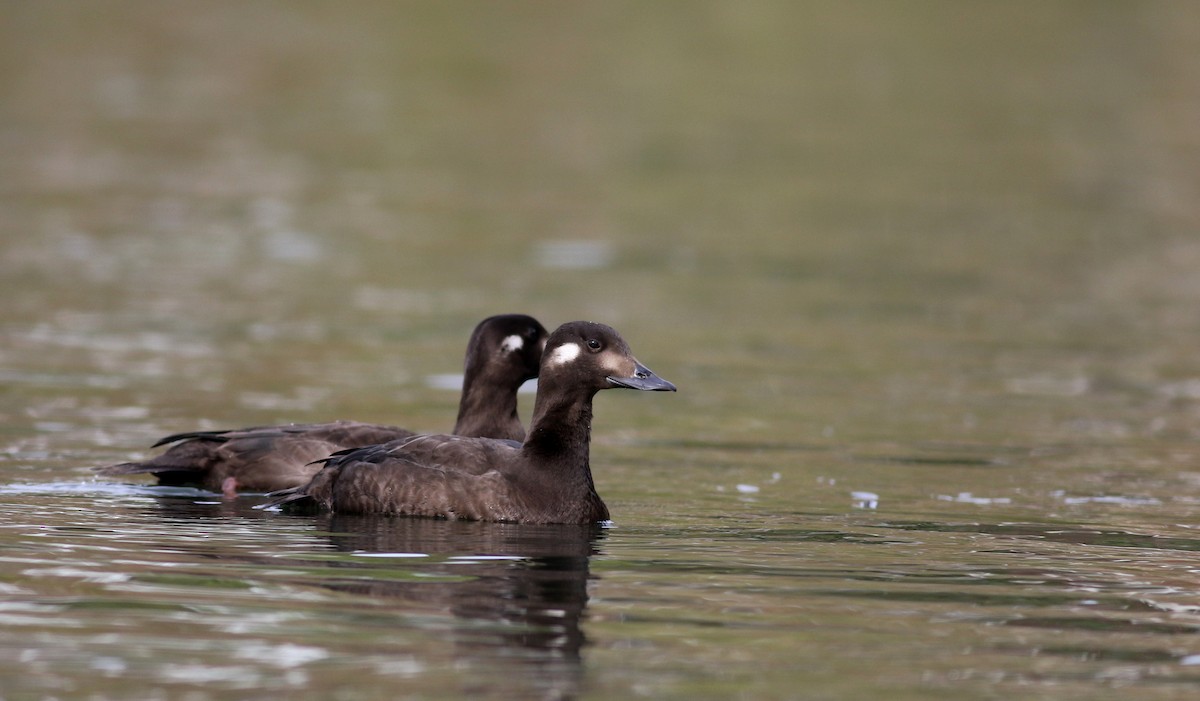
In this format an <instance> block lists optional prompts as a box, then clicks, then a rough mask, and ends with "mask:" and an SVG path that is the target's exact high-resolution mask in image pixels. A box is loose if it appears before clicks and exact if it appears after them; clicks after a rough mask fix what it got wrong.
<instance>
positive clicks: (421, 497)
mask: <svg viewBox="0 0 1200 701" xmlns="http://www.w3.org/2000/svg"><path fill="white" fill-rule="evenodd" d="M614 387H626V388H631V389H640V390H657V391H674V390H675V386H674V385H672V384H671V383H670V382H667V381H666V380H663V379H662V378H660V377H658V376H656V375H654V373H652V372H651V371H650V370H649V369H647V368H646V367H645V366H643V365H642V364H641V363H639V362H637V360H636V359H635V358H634V357H633V355H632V353H631V352H630V351H629V347H628V345H627V344H626V343H625V341H624V339H622V338H621V336H620V335H619V334H617V332H616V331H615V330H613V329H612V328H610V327H608V326H604V325H603V324H596V323H592V322H571V323H569V324H564V325H563V326H561V327H559V329H558V330H556V331H555V332H554V333H553V334H551V335H550V338H549V339H548V340H547V343H546V350H545V352H544V354H543V357H542V363H541V368H540V370H539V374H538V393H537V399H536V400H535V404H534V414H533V419H532V421H531V423H530V428H529V433H528V435H527V436H526V438H525V440H524V441H523V442H517V441H514V440H501V439H489V438H469V437H463V436H455V435H445V434H434V435H418V436H409V437H404V438H400V439H398V440H393V441H390V442H388V443H384V444H382V445H376V446H370V447H366V448H359V449H349V450H343V451H340V452H338V453H335V454H333V455H331V456H329V457H328V458H326V459H325V460H324V461H323V462H324V467H323V468H322V469H321V470H320V472H318V473H316V475H314V476H313V478H312V480H311V481H310V482H309V483H308V484H306V485H304V486H302V487H298V488H293V489H289V490H285V491H283V492H280V493H278V494H276V495H274V497H275V498H274V499H273V500H272V501H270V502H268V503H267V504H265V505H264V506H267V507H271V506H281V507H284V508H285V509H288V510H313V509H317V510H329V511H334V512H337V513H348V514H389V515H397V516H427V517H435V518H449V519H472V520H481V521H509V522H521V523H543V524H545V523H591V522H596V521H604V520H607V519H608V518H609V511H608V507H607V506H606V505H605V504H604V501H603V500H602V499H601V498H600V496H599V494H597V493H596V488H595V484H594V483H593V480H592V473H591V467H590V463H589V452H590V442H591V428H592V399H593V398H594V396H595V394H596V393H597V392H598V391H600V390H602V389H609V388H614Z"/></svg>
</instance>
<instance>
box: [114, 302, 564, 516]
mask: <svg viewBox="0 0 1200 701" xmlns="http://www.w3.org/2000/svg"><path fill="white" fill-rule="evenodd" d="M546 336H547V333H546V329H545V328H544V327H543V326H542V325H541V324H540V323H538V321H537V320H536V319H534V318H533V317H530V316H526V315H524V314H506V315H501V316H494V317H489V318H487V319H484V320H483V321H482V322H480V323H479V325H477V326H476V327H475V330H474V332H473V333H472V334H471V339H470V341H469V342H468V344H467V353H466V359H465V361H464V376H463V394H462V399H461V401H460V402H459V411H458V419H457V421H456V423H455V427H454V433H456V434H460V435H466V436H490V437H495V438H501V439H509V440H517V441H519V440H521V439H523V438H524V436H525V430H524V428H523V427H522V425H521V420H520V417H519V416H518V414H517V389H518V388H519V387H520V386H521V384H522V383H524V382H525V381H526V380H529V379H532V378H534V377H537V372H538V367H539V361H540V359H541V353H542V347H543V346H544V345H545V341H546ZM414 435H416V432H415V431H410V430H408V429H404V428H400V427H398V426H388V425H381V424H370V423H361V422H357V421H333V422H328V423H314V424H287V425H281V426H254V427H249V428H241V429H233V430H220V431H193V432H187V433H178V434H174V435H171V436H167V437H165V438H163V439H161V440H159V441H158V442H157V443H155V444H154V446H152V447H158V446H162V445H170V447H169V448H168V449H167V450H166V451H165V452H163V453H162V454H160V455H157V456H155V457H153V458H151V459H149V460H145V461H141V462H129V463H122V464H119V465H110V466H107V467H101V468H98V469H97V470H96V471H97V472H98V473H99V474H102V475H107V476H116V475H132V474H152V475H154V476H155V477H157V478H158V481H159V483H160V484H167V485H194V486H199V487H202V488H204V489H209V490H212V491H217V492H223V493H225V494H226V495H232V494H236V493H237V492H238V491H252V492H272V491H278V490H282V489H289V488H293V487H299V486H302V485H304V484H307V483H308V481H309V480H310V479H311V478H312V477H313V475H314V474H315V473H316V472H317V471H319V470H320V469H321V465H320V464H314V462H315V461H319V460H321V459H322V458H325V457H328V456H329V455H330V454H332V453H335V452H337V451H341V450H346V449H350V448H358V447H363V446H370V445H377V444H381V443H387V442H389V441H396V440H403V439H405V438H409V437H411V436H414Z"/></svg>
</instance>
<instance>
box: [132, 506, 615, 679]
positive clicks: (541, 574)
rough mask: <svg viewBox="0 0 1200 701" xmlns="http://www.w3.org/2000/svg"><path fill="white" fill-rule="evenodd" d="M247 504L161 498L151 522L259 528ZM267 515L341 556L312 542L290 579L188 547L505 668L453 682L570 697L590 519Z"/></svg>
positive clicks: (466, 657)
mask: <svg viewBox="0 0 1200 701" xmlns="http://www.w3.org/2000/svg"><path fill="white" fill-rule="evenodd" d="M255 503H256V500H254V499H239V500H220V499H213V500H211V501H210V500H203V501H198V500H195V499H181V498H172V497H163V498H162V499H160V500H159V501H158V503H157V504H156V509H155V512H156V513H157V515H158V516H159V518H167V519H169V520H172V521H179V522H181V523H185V524H186V523H188V522H193V521H195V522H199V523H204V524H206V527H211V524H212V523H214V521H228V522H229V523H237V524H243V523H247V522H253V524H255V526H257V525H259V524H261V523H262V520H263V516H264V514H263V512H262V511H258V510H255V509H253V506H254V504H255ZM267 521H268V523H269V525H271V526H274V527H278V526H280V524H283V525H288V528H287V529H286V531H287V532H288V533H291V535H290V536H288V537H289V538H291V539H293V541H292V542H294V538H295V533H294V528H295V525H296V524H297V522H303V521H307V522H308V524H309V525H310V526H311V528H309V527H305V528H303V529H302V532H303V533H304V534H305V537H306V539H313V538H315V539H316V541H321V540H325V541H327V542H328V543H329V544H330V546H331V547H332V548H333V550H335V551H337V552H338V553H342V555H339V556H337V557H335V558H332V559H326V558H324V557H321V554H322V551H323V548H321V547H319V545H318V546H317V547H315V548H314V549H313V550H312V551H311V552H312V554H313V555H314V558H313V559H312V560H309V559H308V558H307V557H305V556H303V555H299V554H297V555H295V556H292V557H289V559H288V561H289V562H290V563H291V564H293V565H296V566H300V567H302V568H304V569H306V570H307V572H306V573H305V574H304V575H300V576H297V575H296V574H294V573H293V574H288V573H286V570H285V569H284V568H281V567H280V561H279V560H278V559H275V558H261V557H255V556H250V557H247V556H245V555H243V554H233V553H230V552H221V553H220V554H215V553H212V552H209V551H210V549H211V547H212V544H211V543H210V542H207V541H205V542H201V543H197V544H196V549H197V550H198V551H203V552H200V553H198V554H203V555H205V556H207V557H214V558H219V559H220V560H221V561H222V562H224V563H229V562H232V561H235V560H236V561H240V562H247V563H252V564H257V565H262V566H264V567H269V568H271V569H272V570H273V571H275V572H277V573H279V574H278V575H275V576H277V577H278V578H279V579H280V580H285V581H289V582H290V583H291V584H293V585H302V586H306V587H319V588H322V589H326V590H332V591H336V592H340V593H345V594H350V595H354V596H365V597H372V598H379V599H386V600H388V603H389V607H394V608H395V609H396V610H400V611H408V612H411V613H414V614H416V616H415V617H414V618H413V620H414V622H415V623H416V625H418V626H421V627H423V628H424V627H426V626H428V630H429V631H430V633H431V634H435V635H438V636H445V637H446V638H448V639H449V642H450V643H451V644H452V646H453V650H454V652H453V654H454V656H455V658H456V661H457V663H459V664H461V665H462V666H463V668H481V669H489V668H492V669H495V670H496V672H497V673H500V674H503V675H504V676H503V678H497V677H496V676H495V675H494V674H491V673H485V674H484V675H483V676H482V677H480V676H479V675H461V676H460V677H459V683H460V684H465V685H469V684H470V682H468V681H466V680H467V679H479V678H491V679H493V682H494V684H495V686H498V687H503V688H504V689H507V690H510V691H514V692H515V694H516V697H521V698H554V699H566V698H573V697H575V696H577V695H578V694H579V690H580V686H581V682H582V677H583V669H582V661H581V660H582V656H581V651H582V649H583V647H584V645H585V644H586V637H585V635H584V632H583V620H584V615H585V609H586V608H587V604H588V583H589V581H590V580H591V579H592V575H591V573H590V569H589V567H590V562H591V558H592V556H593V555H597V554H599V552H600V550H599V545H600V543H601V541H602V540H603V538H604V537H605V529H604V528H603V527H601V526H600V525H598V524H587V525H530V524H510V523H490V522H480V521H447V520H438V519H425V518H395V517H389V516H378V515H342V514H325V515H322V516H317V517H298V518H296V519H286V520H280V519H267ZM289 524H290V525H289ZM266 530H267V531H270V530H271V529H266ZM278 535H279V534H278V533H276V534H274V535H273V536H272V538H274V537H277V536H278ZM313 544H314V545H317V543H316V542H314V543H313ZM314 567H315V568H319V570H314V569H312V568H314ZM443 615H446V616H448V617H449V620H450V621H452V622H451V623H450V624H449V625H446V621H445V620H443V621H441V622H439V620H438V618H439V617H441V616H443ZM514 668H515V671H516V674H513V671H514ZM460 691H462V692H465V693H468V694H470V695H471V696H472V697H474V696H477V695H479V694H476V693H474V692H475V691H480V693H481V694H482V695H488V694H487V693H483V692H485V691H488V690H473V689H470V688H462V689H460ZM495 691H496V689H495V688H493V689H491V690H490V691H489V692H488V693H492V694H494V692H495Z"/></svg>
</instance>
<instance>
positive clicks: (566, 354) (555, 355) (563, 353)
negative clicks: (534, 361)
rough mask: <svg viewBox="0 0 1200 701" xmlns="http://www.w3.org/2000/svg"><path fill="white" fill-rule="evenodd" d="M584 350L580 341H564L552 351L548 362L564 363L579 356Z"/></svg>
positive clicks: (552, 363)
mask: <svg viewBox="0 0 1200 701" xmlns="http://www.w3.org/2000/svg"><path fill="white" fill-rule="evenodd" d="M582 352H583V349H582V348H580V347H579V344H578V343H564V344H562V345H561V346H559V347H558V348H555V349H554V351H553V352H552V353H550V359H549V360H547V361H546V362H547V363H549V364H550V365H564V364H566V363H569V362H571V361H572V360H574V359H576V358H578V357H579V354H580V353H582Z"/></svg>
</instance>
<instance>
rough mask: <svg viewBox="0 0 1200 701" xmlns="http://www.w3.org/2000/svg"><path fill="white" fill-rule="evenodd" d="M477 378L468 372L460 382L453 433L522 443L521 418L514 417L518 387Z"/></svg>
mask: <svg viewBox="0 0 1200 701" xmlns="http://www.w3.org/2000/svg"><path fill="white" fill-rule="evenodd" d="M479 374H480V373H478V372H470V371H468V372H467V375H466V376H465V377H464V378H463V394H462V400H461V401H460V402H459V403H458V420H457V421H456V422H455V424H454V432H455V433H456V434H458V435H460V436H481V437H485V438H507V439H509V440H515V441H519V440H522V439H524V438H525V431H524V429H523V428H521V417H520V416H518V415H517V389H518V388H519V387H520V383H517V384H515V385H514V384H511V383H509V384H506V383H497V382H487V381H481V380H480V378H479V377H478V375H479Z"/></svg>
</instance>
